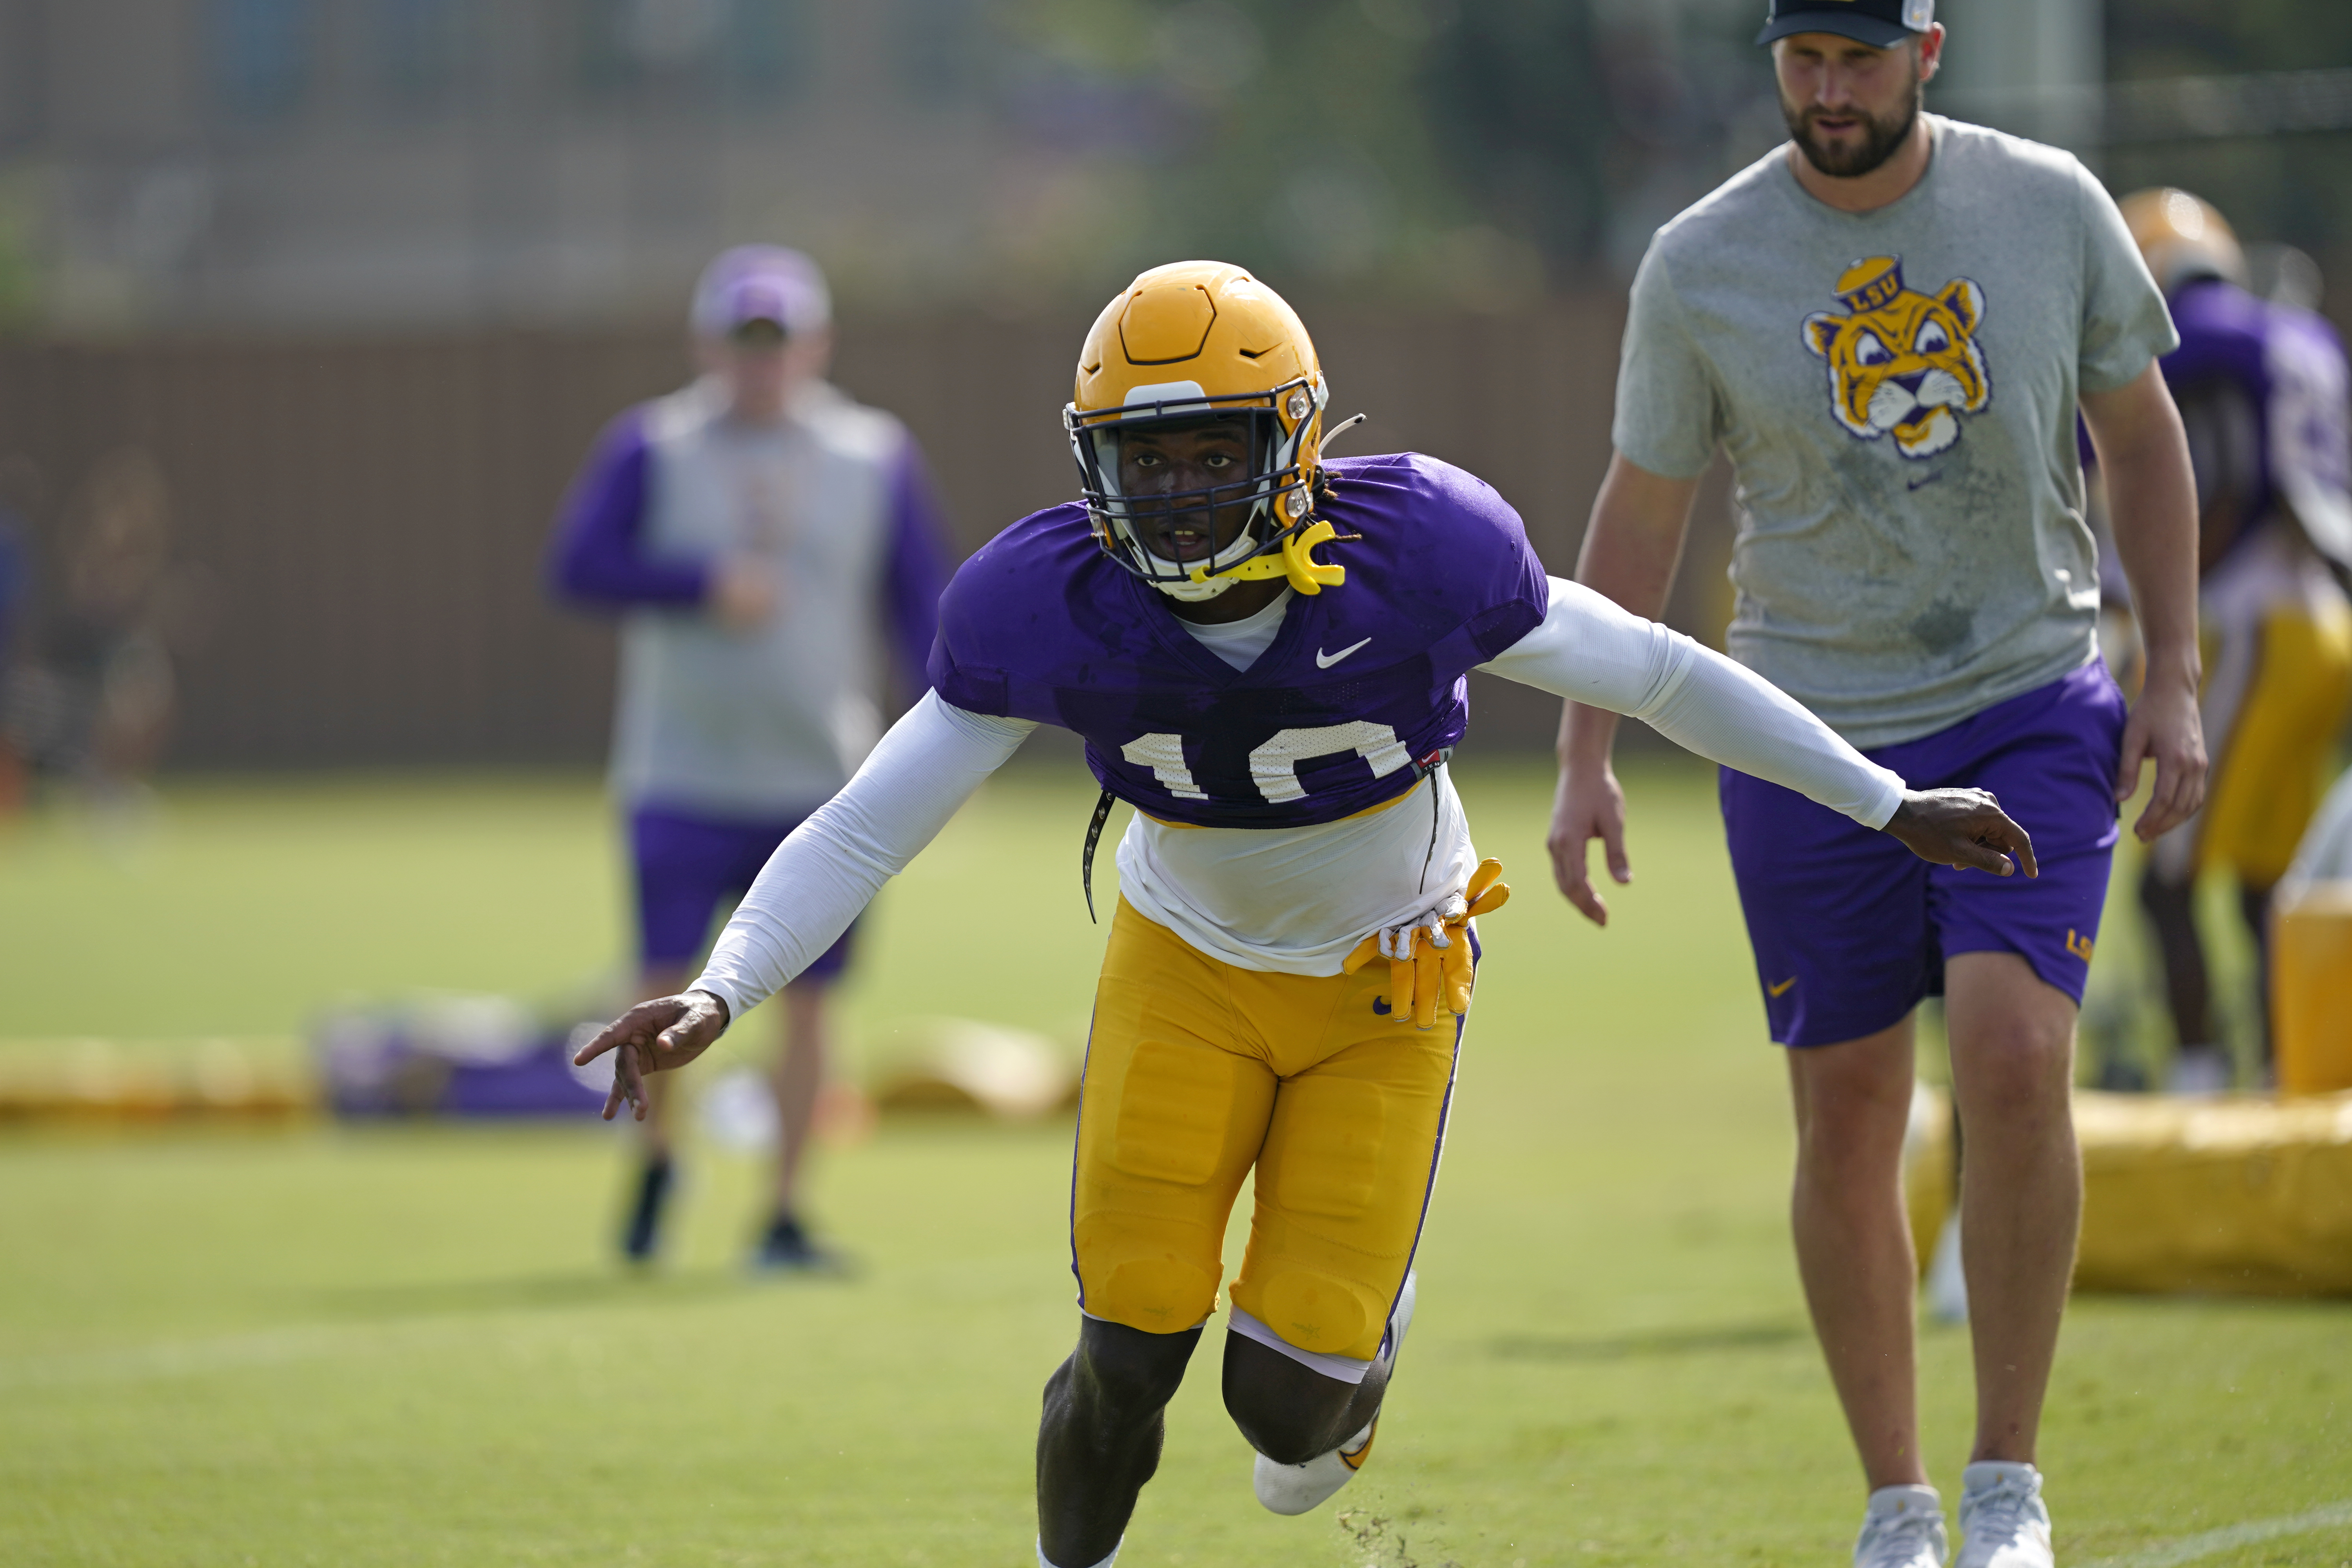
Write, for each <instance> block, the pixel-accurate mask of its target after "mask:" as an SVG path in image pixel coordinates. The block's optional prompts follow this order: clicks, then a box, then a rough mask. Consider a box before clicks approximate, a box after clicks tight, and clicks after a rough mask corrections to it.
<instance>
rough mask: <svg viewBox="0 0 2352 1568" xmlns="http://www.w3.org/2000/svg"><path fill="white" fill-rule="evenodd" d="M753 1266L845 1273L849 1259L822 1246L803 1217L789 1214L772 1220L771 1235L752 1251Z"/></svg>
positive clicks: (793, 1271) (777, 1271) (763, 1271)
mask: <svg viewBox="0 0 2352 1568" xmlns="http://www.w3.org/2000/svg"><path fill="white" fill-rule="evenodd" d="M751 1268H752V1269H753V1270H754V1271H755V1272H757V1273H761V1274H845V1273H847V1272H848V1271H849V1268H848V1262H847V1260H846V1259H845V1258H843V1257H842V1256H841V1255H840V1254H839V1253H837V1252H835V1251H834V1250H833V1249H832V1248H831V1247H819V1246H818V1245H817V1244H816V1242H815V1241H814V1240H813V1239H811V1237H810V1236H809V1233H808V1232H807V1230H806V1229H804V1228H803V1226H802V1225H801V1222H800V1220H799V1219H798V1218H797V1217H796V1216H794V1215H788V1214H783V1215H777V1216H776V1217H775V1218H774V1219H772V1220H770V1221H769V1222H768V1230H767V1234H766V1235H764V1236H762V1237H761V1238H760V1245H759V1247H757V1248H756V1249H755V1250H754V1251H753V1252H752V1254H751Z"/></svg>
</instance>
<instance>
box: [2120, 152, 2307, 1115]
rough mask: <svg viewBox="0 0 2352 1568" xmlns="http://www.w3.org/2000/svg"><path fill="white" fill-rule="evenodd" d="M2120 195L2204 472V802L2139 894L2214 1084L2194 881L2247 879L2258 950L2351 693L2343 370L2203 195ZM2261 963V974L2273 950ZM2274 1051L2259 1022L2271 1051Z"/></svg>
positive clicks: (2184, 1071)
mask: <svg viewBox="0 0 2352 1568" xmlns="http://www.w3.org/2000/svg"><path fill="white" fill-rule="evenodd" d="M2122 205H2123V214H2124V219H2125V221H2126V222H2127V223H2128V224H2130V225H2131V231H2132V237H2133V238H2134V239H2136V240H2137V241H2138V242H2139V247H2140V254H2141V255H2142V256H2144V257H2145V258H2147V265H2148V269H2149V271H2151V272H2152V273H2154V274H2155V275H2156V280H2157V282H2158V285H2159V286H2160V287H2161V288H2162V289H2164V293H2165V298H2166V300H2168V302H2169V304H2170V305H2171V308H2172V321H2173V325H2174V326H2175V327H2177V328H2178V329H2179V332H2180V346H2179V348H2177V349H2175V350H2174V351H2173V352H2172V353H2169V354H2168V355H2166V356H2165V358H2164V359H2163V360H2162V361H2161V362H2160V363H2162V365H2163V367H2164V379H2165V381H2166V383H2167V384H2168V385H2169V386H2170V387H2171V389H2172V397H2173V401H2174V402H2176V403H2178V404H2179V405H2180V416H2181V418H2182V420H2183V422H2184V423H2185V424H2186V425H2187V426H2188V430H2189V457H2190V459H2191V461H2192V462H2193V463H2194V465H2195V467H2196V473H2197V510H2198V564H2199V566H2200V569H2201V571H2202V572H2203V574H2204V575H2203V580H2202V582H2201V584H2200V610H2201V612H2202V614H2201V616H2200V620H2201V623H2202V624H2201V628H2200V630H2201V635H2202V637H2203V639H2204V644H2205V659H2206V677H2205V689H2204V693H2203V700H2202V706H2203V710H2204V718H2205V733H2206V736H2207V739H2208V743H2209V744H2210V746H2211V748H2212V752H2213V776H2212V780H2211V782H2210V785H2209V786H2208V794H2207V795H2206V799H2205V806H2204V809H2203V810H2201V811H2200V812H2199V813H2198V814H2197V815H2196V816H2193V817H2191V818H2189V820H2188V821H2187V822H2184V823H2182V824H2181V825H2180V826H2178V827H2176V828H2174V829H2173V830H2172V831H2171V832H2169V833H2168V834H2166V835H2165V836H2164V837H2161V838H2159V839H2158V840H2157V841H2156V844H2155V846H2154V847H2153V848H2151V849H2150V851H2149V853H2148V858H2147V868H2146V869H2145V870H2144V871H2143V873H2142V874H2141V879H2140V886H2139V897H2140V905H2141V907H2142V908H2143V909H2145V910H2147V914H2148V917H2149V919H2150V921H2152V922H2153V924H2154V925H2155V928H2156V932H2157V939H2158V951H2159V952H2161V953H2162V955H2163V963H2164V984H2165V993H2166V999H2167V1001H2168V1003H2169V1004H2170V1005H2171V1011H2172V1020H2173V1024H2174V1026H2175V1027H2176V1028H2177V1029H2178V1031H2179V1043H2180V1051H2179V1056H2178V1057H2176V1058H2174V1061H2173V1068H2172V1087H2173V1089H2176V1090H2180V1091H2184V1092H2189V1093H2210V1092H2211V1091H2213V1090H2216V1089H2227V1088H2228V1087H2229V1086H2230V1082H2231V1076H2232V1071H2233V1069H2232V1067H2231V1060H2230V1057H2229V1053H2228V1052H2227V1051H2226V1050H2225V1049H2224V1048H2223V1047H2222V1046H2221V1043H2220V1039H2221V1037H2220V1034H2219V1031H2218V1030H2217V1029H2216V1028H2215V1026H2214V1019H2213V1010H2212V1005H2211V1001H2210V990H2209V986H2208V984H2207V980H2206V967H2205V948H2204V943H2203V942H2202V941H2200V938H2199V936H2198V931H2197V921H2196V918H2195V908H2194V901H2195V894H2196V889H2197V880H2198V877H2199V875H2200V873H2201V872H2204V871H2208V870H2227V871H2229V872H2231V874H2232V875H2234V876H2235V877H2236V878H2237V881H2238V900H2239V909H2240V910H2241V912H2242V914H2243V916H2244V918H2245V921H2246V926H2247V929H2248V930H2249V931H2251V932H2252V934H2253V939H2254V946H2255V951H2256V952H2257V953H2258V954H2263V955H2265V959H2266V955H2267V952H2268V948H2269V941H2270V903H2271V889H2273V887H2274V886H2276V884H2277V882H2278V879H2279V878H2280V877H2281V876H2283V875H2284V873H2285V871H2286V868H2287V862H2288V861H2290V860H2291V859H2293V858H2294V847H2295V844H2296V841H2297V840H2299V839H2300V838H2301V837H2303V830H2304V827H2305V825H2306V824H2307V823H2309V822H2310V820H2311V816H2312V812H2313V810H2314V809H2315V806H2316V805H2317V804H2318V798H2319V789H2320V784H2321V780H2322V776H2323V773H2324V771H2325V769H2326V766H2327V764H2328V763H2329V762H2330V761H2331V760H2332V759H2333V757H2334V755H2335V751H2336V741H2337V739H2338V738H2339V737H2340V736H2341V734H2342V733H2343V728H2344V714H2345V707H2346V704H2347V701H2352V605H2347V604H2346V601H2345V596H2344V591H2343V589H2342V588H2341V587H2340V586H2339V585H2338V584H2337V582H2336V578H2335V576H2334V575H2332V574H2331V573H2330V572H2329V570H2328V566H2329V563H2330V562H2331V561H2332V562H2333V563H2334V564H2335V566H2336V568H2337V569H2338V570H2352V460H2347V442H2352V418H2347V381H2352V377H2347V373H2346V365H2345V357H2344V342H2343V340H2342V339H2341V338H2340V337H2338V336H2337V335H2336V329H2335V327H2333V326H2332V325H2330V324H2329V323H2328V321H2327V320H2326V318H2325V317H2323V316H2321V315H2319V314H2318V313H2317V312H2316V311H2314V310H2305V309H2303V308H2301V307H2299V306H2294V305H2290V304H2283V303H2279V302H2276V301H2273V300H2263V299H2261V298H2259V297H2257V296H2256V295H2253V294H2251V293H2249V292H2247V290H2246V287H2245V282H2246V263H2245V256H2244V254H2243V252H2242V250H2241V249H2240V248H2239V245H2238V240H2237V237H2236V235H2234V234H2233V233H2231V229H2230V226H2229V223H2228V221H2227V220H2225V219H2224V218H2223V217H2222V216H2221V213H2219V212H2218V211H2216V210H2215V209H2214V208H2213V207H2212V205H2210V204H2209V203H2206V202H2203V201H2200V200H2199V199H2198V198H2197V197H2195V196H2192V195H2189V193H2188V192H2186V191H2178V190H2168V189H2166V190H2148V191H2141V192H2139V193H2137V195H2131V196H2127V197H2126V198H2125V199H2124V202H2123V204H2122ZM2255 973H2256V974H2257V975H2258V976H2260V977H2263V979H2265V980H2266V979H2267V976H2268V973H2269V964H2268V963H2267V962H2266V961H2265V962H2262V963H2257V964H2256V966H2255ZM2258 984H2260V982H2259V981H2258ZM2265 1011H2267V1009H2265ZM2269 1047H2270V1033H2269V1030H2268V1029H2267V1028H2265V1029H2264V1030H2263V1053H2264V1058H2265V1061H2266V1062H2267V1058H2268V1053H2269Z"/></svg>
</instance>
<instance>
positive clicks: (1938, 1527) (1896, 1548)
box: [1853, 1487, 1951, 1568]
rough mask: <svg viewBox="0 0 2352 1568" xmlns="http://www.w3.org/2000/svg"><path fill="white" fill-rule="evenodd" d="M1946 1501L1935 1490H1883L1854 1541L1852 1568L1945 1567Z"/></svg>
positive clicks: (1875, 1494)
mask: <svg viewBox="0 0 2352 1568" xmlns="http://www.w3.org/2000/svg"><path fill="white" fill-rule="evenodd" d="M1950 1551H1951V1547H1950V1545H1949V1543H1948V1541H1947V1540H1946V1538H1945V1535H1944V1500H1943V1499H1942V1498H1940V1497H1938V1496H1937V1495H1936V1489H1935V1488H1933V1487H1881V1488H1879V1489H1877V1490H1876V1491H1874V1492H1873V1493H1871V1494H1870V1506H1869V1507H1868V1508H1867V1509H1866V1510H1864V1512H1863V1516H1862V1533H1861V1534H1860V1535H1858V1536H1856V1537H1855V1538H1854V1542H1853V1568H1944V1559H1945V1558H1946V1557H1947V1556H1948V1554H1949V1553H1950Z"/></svg>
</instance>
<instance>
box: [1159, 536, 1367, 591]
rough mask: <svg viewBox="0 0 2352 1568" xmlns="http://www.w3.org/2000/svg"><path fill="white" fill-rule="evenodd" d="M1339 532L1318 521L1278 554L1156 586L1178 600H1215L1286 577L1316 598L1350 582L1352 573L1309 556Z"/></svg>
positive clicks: (1200, 570)
mask: <svg viewBox="0 0 2352 1568" xmlns="http://www.w3.org/2000/svg"><path fill="white" fill-rule="evenodd" d="M1338 533H1339V531H1338V530H1336V529H1334V528H1333V527H1332V526H1331V525H1330V524H1329V523H1328V522H1326V521H1323V520H1322V519H1320V518H1318V519H1317V520H1316V521H1313V522H1311V523H1308V524H1307V527H1306V528H1305V529H1304V530H1303V531H1300V532H1297V533H1294V534H1292V535H1290V536H1289V537H1288V538H1287V539H1285V540H1284V541H1283V542H1282V544H1281V546H1280V548H1279V551H1278V552H1277V553H1276V554H1273V555H1255V556H1252V557H1251V558H1250V559H1249V560H1247V561H1244V562H1243V563H1241V564H1240V565H1238V566H1230V567H1227V568H1226V569H1225V570H1223V571H1222V572H1219V573H1217V574H1215V575H1214V576H1212V575H1210V570H1209V566H1208V564H1206V563H1204V564H1202V565H1199V566H1195V567H1193V568H1192V571H1191V572H1189V573H1187V574H1185V580H1184V581H1183V582H1181V583H1155V584H1152V586H1154V587H1156V588H1158V589H1159V590H1160V592H1161V593H1163V594H1166V595H1170V596H1171V597H1172V598H1178V599H1188V600H1189V599H1213V598H1215V597H1216V596H1217V595H1220V594H1222V593H1223V592H1224V591H1225V590H1226V589H1227V588H1229V587H1231V586H1232V585H1233V584H1235V583H1241V582H1247V581H1250V580H1253V579H1257V578H1265V577H1286V578H1288V579H1289V581H1290V586H1291V587H1292V589H1293V590H1295V591H1296V592H1297V593H1300V594H1307V595H1315V594H1319V593H1321V592H1322V591H1323V590H1324V589H1326V588H1337V587H1339V586H1340V585H1341V584H1344V583H1346V582H1347V581H1348V569H1347V568H1346V567H1345V566H1340V565H1337V564H1333V565H1326V564H1324V563H1322V562H1320V561H1318V560H1316V559H1315V557H1314V556H1313V555H1311V554H1309V553H1308V552H1310V551H1312V550H1313V549H1314V548H1315V547H1316V546H1317V545H1318V544H1321V543H1324V542H1327V541H1328V540H1331V539H1334V538H1336V537H1338Z"/></svg>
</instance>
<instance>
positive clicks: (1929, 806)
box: [1885, 789, 2042, 877]
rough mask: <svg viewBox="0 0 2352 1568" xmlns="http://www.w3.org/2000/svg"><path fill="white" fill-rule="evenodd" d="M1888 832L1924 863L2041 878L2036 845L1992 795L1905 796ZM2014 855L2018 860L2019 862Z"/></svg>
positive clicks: (1975, 791) (1888, 824)
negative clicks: (1924, 861)
mask: <svg viewBox="0 0 2352 1568" xmlns="http://www.w3.org/2000/svg"><path fill="white" fill-rule="evenodd" d="M1885 831H1886V832H1888V833H1891V834H1893V835H1894V836H1895V837H1897V838H1899V839H1901V840H1902V841H1903V845H1904V847H1906V848H1907V849H1909V850H1910V851H1911V853H1912V854H1914V855H1916V856H1917V857H1919V858H1920V859H1922V860H1932V861H1934V862H1935V863H1936V864H1937V865H1938V866H1958V868H1960V869H1962V870H1964V871H1967V870H1977V871H1990V872H1991V873H1992V874H1993V875H1994V876H1996V877H2007V876H2011V875H2013V874H2014V873H2015V872H2016V870H2017V868H2018V867H2019V866H2023V867H2024V868H2025V874H2026V875H2027V876H2029V877H2039V876H2040V875H2042V868H2041V867H2040V866H2039V865H2037V864H2035V863H2034V859H2033V840H2032V838H2030V837H2027V836H2026V832H2025V829H2023V828H2022V827H2020V826H2018V825H2017V824H2016V823H2014V822H2011V820H2010V819H2009V814H2008V813H2007V812H2004V811H2003V810H2001V808H2000V802H1998V801H1996V800H1994V799H1993V797H1992V794H1991V792H1990V791H1989V790H1980V789H1928V790H1906V791H1905V792H1904V795H1903V804H1902V805H1898V806H1896V807H1895V815H1894V816H1891V817H1889V818H1887V821H1886V827H1885ZM2003 850H2006V851H2008V853H2007V854H2003V853H2002V851H2003ZM2011 855H2014V856H2015V857H2017V858H2016V860H2015V861H2014V862H2012V861H2011V859H2010V856H2011Z"/></svg>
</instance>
